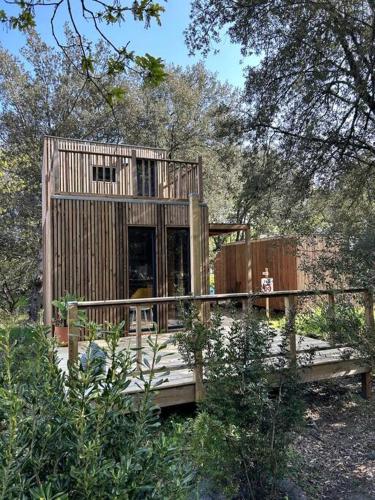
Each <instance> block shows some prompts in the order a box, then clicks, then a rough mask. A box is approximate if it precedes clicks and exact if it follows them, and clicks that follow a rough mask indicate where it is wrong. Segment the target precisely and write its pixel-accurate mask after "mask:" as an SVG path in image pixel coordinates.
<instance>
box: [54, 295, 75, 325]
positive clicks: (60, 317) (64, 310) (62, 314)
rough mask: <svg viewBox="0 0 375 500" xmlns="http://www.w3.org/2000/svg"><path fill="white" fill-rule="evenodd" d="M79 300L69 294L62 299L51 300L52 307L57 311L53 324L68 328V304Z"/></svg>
mask: <svg viewBox="0 0 375 500" xmlns="http://www.w3.org/2000/svg"><path fill="white" fill-rule="evenodd" d="M77 300H80V299H79V298H78V297H76V296H75V295H73V294H71V293H67V294H66V295H64V297H60V298H59V299H56V300H53V301H52V305H53V307H55V308H56V310H57V318H56V319H55V324H57V323H62V324H61V326H68V311H69V302H73V301H77Z"/></svg>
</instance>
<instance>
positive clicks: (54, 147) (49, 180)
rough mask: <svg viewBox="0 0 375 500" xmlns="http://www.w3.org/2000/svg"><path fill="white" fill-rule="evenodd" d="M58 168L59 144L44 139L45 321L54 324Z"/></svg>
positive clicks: (43, 287) (43, 255) (49, 139)
mask: <svg viewBox="0 0 375 500" xmlns="http://www.w3.org/2000/svg"><path fill="white" fill-rule="evenodd" d="M57 168H58V143H57V140H56V139H52V138H51V137H45V138H44V144H43V159H42V234H43V244H42V260H43V265H42V269H43V271H42V272H43V278H42V280H43V282H42V283H43V284H42V292H43V319H44V323H45V324H46V325H50V324H51V323H52V299H53V292H52V288H53V283H52V272H53V263H52V234H53V233H52V195H53V194H54V193H55V190H56V186H55V171H57Z"/></svg>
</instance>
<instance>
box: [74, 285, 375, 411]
mask: <svg viewBox="0 0 375 500" xmlns="http://www.w3.org/2000/svg"><path fill="white" fill-rule="evenodd" d="M343 294H361V295H362V296H363V304H364V309H365V322H366V327H367V335H368V336H372V337H374V338H375V324H374V298H373V291H372V289H369V288H345V289H332V290H287V291H277V292H271V293H226V294H216V295H196V296H192V295H185V296H176V297H152V298H144V299H121V300H101V301H79V302H70V303H69V312H68V327H69V354H68V356H69V362H70V363H72V362H75V361H76V360H77V359H78V341H79V335H80V328H79V325H78V323H77V320H78V311H79V309H88V308H91V307H111V306H113V307H114V306H119V305H122V306H128V307H135V308H136V331H135V336H136V345H137V348H138V350H137V368H138V369H141V365H142V352H141V348H142V321H141V308H142V306H144V305H154V304H171V303H181V302H189V303H195V304H198V306H200V308H201V313H202V318H206V320H207V317H208V315H207V307H204V304H212V303H216V304H217V303H219V302H226V301H230V300H236V301H243V302H244V303H245V304H246V303H247V304H248V306H249V307H251V305H252V304H253V303H254V302H255V301H256V300H257V299H259V298H275V297H279V298H280V297H283V298H284V301H285V317H286V333H287V337H288V351H289V360H290V363H291V364H294V365H296V364H297V353H300V352H306V351H302V350H299V349H298V348H297V342H296V327H295V319H296V312H297V300H296V299H298V298H299V297H318V296H327V297H328V301H329V302H328V303H329V314H330V315H331V317H333V318H334V316H335V298H336V296H337V295H343ZM346 347H348V346H346ZM329 348H330V349H332V346H330V347H329ZM329 348H328V347H327V349H329ZM319 350H322V349H321V348H319ZM183 367H185V368H186V365H176V366H172V367H169V369H170V370H178V369H181V368H183ZM194 376H195V395H196V396H195V400H196V401H200V400H201V399H202V397H203V394H204V388H203V367H202V366H196V367H195V368H194ZM309 380H311V379H309ZM318 380H320V378H318ZM362 389H363V393H364V395H365V396H366V397H368V398H369V397H370V396H371V367H370V368H369V369H368V370H367V371H366V370H365V371H363V372H362Z"/></svg>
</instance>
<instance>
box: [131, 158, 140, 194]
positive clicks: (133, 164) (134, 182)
mask: <svg viewBox="0 0 375 500" xmlns="http://www.w3.org/2000/svg"><path fill="white" fill-rule="evenodd" d="M129 178H130V185H129V188H130V193H129V194H130V195H133V196H135V195H137V194H138V185H137V151H136V150H135V149H132V159H131V162H130V175H129Z"/></svg>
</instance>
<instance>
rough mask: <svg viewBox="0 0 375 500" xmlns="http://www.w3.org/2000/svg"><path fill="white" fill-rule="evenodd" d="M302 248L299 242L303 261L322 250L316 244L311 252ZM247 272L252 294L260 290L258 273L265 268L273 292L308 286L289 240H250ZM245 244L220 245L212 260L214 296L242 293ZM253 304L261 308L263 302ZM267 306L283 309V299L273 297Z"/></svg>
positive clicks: (319, 243) (244, 279) (306, 275)
mask: <svg viewBox="0 0 375 500" xmlns="http://www.w3.org/2000/svg"><path fill="white" fill-rule="evenodd" d="M309 246H310V250H307V249H306V243H304V242H302V245H301V248H302V250H303V252H304V253H305V258H308V259H310V260H311V259H316V258H318V255H319V252H321V251H322V250H324V244H323V243H322V242H321V241H317V243H316V246H315V247H314V248H313V250H311V244H309ZM250 248H251V252H250V253H251V269H252V279H253V291H259V290H260V280H261V278H262V277H263V276H262V272H263V271H264V270H265V268H266V267H268V269H269V275H270V277H272V278H273V279H274V290H275V291H276V290H296V289H300V290H303V289H308V288H309V286H310V285H311V283H310V278H311V277H310V276H309V275H308V273H304V272H303V271H301V269H300V265H301V262H300V259H301V257H299V253H300V252H301V251H302V250H300V246H298V247H297V244H296V240H295V239H293V238H273V239H268V238H267V239H264V240H252V241H251V244H250ZM246 268H247V267H246V245H245V243H244V242H240V243H233V244H228V245H224V246H223V247H222V248H221V250H220V252H219V253H218V255H217V257H216V259H215V289H216V290H215V291H216V293H229V292H245V291H247V290H246ZM256 304H257V305H260V306H262V307H264V306H265V301H264V300H258V301H257V302H256ZM270 306H271V307H272V308H274V309H280V310H283V309H284V301H283V299H279V298H273V299H271V300H270Z"/></svg>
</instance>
